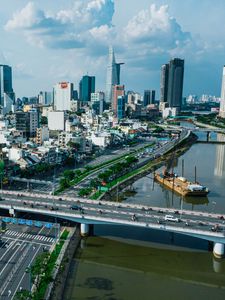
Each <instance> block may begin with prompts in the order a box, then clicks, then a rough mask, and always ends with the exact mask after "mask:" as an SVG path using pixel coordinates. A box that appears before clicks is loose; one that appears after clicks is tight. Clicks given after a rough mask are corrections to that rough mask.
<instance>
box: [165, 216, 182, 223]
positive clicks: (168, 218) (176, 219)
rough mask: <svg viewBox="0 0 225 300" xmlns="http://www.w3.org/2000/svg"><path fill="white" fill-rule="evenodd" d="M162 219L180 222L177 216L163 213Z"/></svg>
mask: <svg viewBox="0 0 225 300" xmlns="http://www.w3.org/2000/svg"><path fill="white" fill-rule="evenodd" d="M164 219H165V221H171V222H180V219H179V218H177V217H174V216H172V215H165V217H164Z"/></svg>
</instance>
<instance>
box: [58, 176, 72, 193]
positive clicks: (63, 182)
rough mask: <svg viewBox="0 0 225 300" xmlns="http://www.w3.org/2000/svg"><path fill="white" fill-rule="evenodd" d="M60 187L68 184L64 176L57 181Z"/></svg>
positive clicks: (62, 187) (63, 187)
mask: <svg viewBox="0 0 225 300" xmlns="http://www.w3.org/2000/svg"><path fill="white" fill-rule="evenodd" d="M59 185H60V189H63V190H64V189H66V188H68V187H69V186H70V184H69V182H68V180H67V179H66V178H61V179H60V181H59Z"/></svg>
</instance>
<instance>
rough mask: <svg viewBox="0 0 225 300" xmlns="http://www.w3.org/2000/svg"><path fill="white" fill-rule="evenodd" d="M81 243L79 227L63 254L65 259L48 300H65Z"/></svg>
mask: <svg viewBox="0 0 225 300" xmlns="http://www.w3.org/2000/svg"><path fill="white" fill-rule="evenodd" d="M80 241H81V237H80V230H79V226H78V225H77V228H76V230H75V232H74V233H73V235H72V236H71V238H70V241H69V244H68V246H67V248H66V250H65V253H64V254H63V259H62V261H61V264H60V267H59V269H58V272H57V275H56V278H55V280H54V283H53V287H52V289H51V294H50V295H49V297H48V298H46V299H49V300H64V292H65V288H66V283H67V279H68V277H69V274H70V268H71V263H72V260H73V257H74V255H75V253H76V251H77V249H78V247H79V245H80Z"/></svg>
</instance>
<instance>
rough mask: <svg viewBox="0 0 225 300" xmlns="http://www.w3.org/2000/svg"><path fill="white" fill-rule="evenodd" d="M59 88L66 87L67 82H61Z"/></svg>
mask: <svg viewBox="0 0 225 300" xmlns="http://www.w3.org/2000/svg"><path fill="white" fill-rule="evenodd" d="M60 85H61V89H66V88H67V87H68V83H67V82H61V84H60Z"/></svg>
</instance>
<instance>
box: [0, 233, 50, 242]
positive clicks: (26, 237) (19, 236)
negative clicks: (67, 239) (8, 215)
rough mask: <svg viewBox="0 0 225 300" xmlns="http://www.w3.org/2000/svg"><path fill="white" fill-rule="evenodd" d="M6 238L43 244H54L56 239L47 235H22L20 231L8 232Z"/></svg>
mask: <svg viewBox="0 0 225 300" xmlns="http://www.w3.org/2000/svg"><path fill="white" fill-rule="evenodd" d="M5 236H6V237H7V236H9V237H15V238H17V239H23V240H37V241H41V242H48V243H53V242H54V241H55V240H54V238H51V237H48V236H45V235H36V234H29V233H21V232H18V231H13V230H8V231H7V232H6V235H5Z"/></svg>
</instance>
